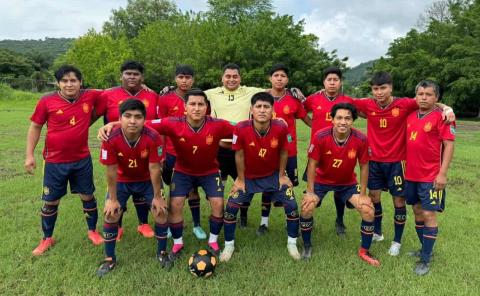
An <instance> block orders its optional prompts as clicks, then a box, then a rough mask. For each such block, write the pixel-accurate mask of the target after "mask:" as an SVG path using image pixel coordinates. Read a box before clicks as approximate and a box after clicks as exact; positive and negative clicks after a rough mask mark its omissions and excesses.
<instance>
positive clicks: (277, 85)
mask: <svg viewBox="0 0 480 296" xmlns="http://www.w3.org/2000/svg"><path fill="white" fill-rule="evenodd" d="M289 73H290V69H288V67H287V66H285V65H284V64H276V65H274V66H273V67H272V69H270V72H269V74H270V82H271V83H272V88H274V89H276V90H283V89H284V88H285V87H286V86H287V84H288V75H289Z"/></svg>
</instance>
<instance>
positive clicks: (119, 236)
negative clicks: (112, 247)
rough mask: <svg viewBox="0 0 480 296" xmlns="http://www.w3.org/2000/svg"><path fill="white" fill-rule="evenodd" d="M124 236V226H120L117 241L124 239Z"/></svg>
mask: <svg viewBox="0 0 480 296" xmlns="http://www.w3.org/2000/svg"><path fill="white" fill-rule="evenodd" d="M122 236H123V227H118V234H117V242H119V241H121V240H122Z"/></svg>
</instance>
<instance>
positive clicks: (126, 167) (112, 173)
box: [97, 98, 171, 277]
mask: <svg viewBox="0 0 480 296" xmlns="http://www.w3.org/2000/svg"><path fill="white" fill-rule="evenodd" d="M119 111H120V112H119V113H120V114H121V117H120V123H121V126H120V127H115V128H114V129H113V130H112V131H111V133H110V137H109V139H108V140H107V141H105V142H103V143H102V150H101V154H100V162H101V163H102V164H104V165H106V167H107V170H106V177H107V185H108V197H107V200H106V201H105V209H104V213H105V224H104V226H103V233H104V236H105V255H106V258H105V260H104V262H103V263H102V265H100V267H99V268H98V269H97V275H98V276H99V277H102V276H104V275H106V274H107V273H108V272H110V271H111V270H112V269H113V268H114V267H115V265H116V262H117V260H116V256H115V244H116V240H117V236H118V230H119V229H118V222H119V221H120V217H121V215H122V209H124V208H125V205H126V203H127V201H128V198H129V197H130V196H133V197H136V198H141V199H143V200H145V202H146V203H147V204H148V205H149V207H150V206H151V209H152V215H153V217H154V219H155V237H156V238H157V258H158V260H159V261H160V264H161V265H162V267H169V266H171V262H170V259H169V257H168V255H167V253H166V251H165V250H166V245H167V227H168V225H167V203H166V201H165V200H164V199H163V194H162V179H161V167H160V159H161V156H162V155H161V154H162V149H161V145H162V143H161V141H160V136H159V135H158V134H157V132H155V131H154V130H153V129H151V128H148V127H145V126H144V124H145V116H146V110H145V106H144V105H143V103H142V102H141V101H139V100H138V99H134V98H131V99H126V100H125V101H124V102H122V103H121V104H120V107H119Z"/></svg>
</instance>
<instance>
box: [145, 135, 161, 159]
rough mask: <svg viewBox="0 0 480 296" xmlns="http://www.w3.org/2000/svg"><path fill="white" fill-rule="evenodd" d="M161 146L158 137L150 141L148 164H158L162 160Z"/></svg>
mask: <svg viewBox="0 0 480 296" xmlns="http://www.w3.org/2000/svg"><path fill="white" fill-rule="evenodd" d="M162 154H163V144H162V143H161V140H160V136H157V137H155V138H153V139H152V143H151V144H150V151H149V153H148V162H153V163H156V162H160V161H161V160H162Z"/></svg>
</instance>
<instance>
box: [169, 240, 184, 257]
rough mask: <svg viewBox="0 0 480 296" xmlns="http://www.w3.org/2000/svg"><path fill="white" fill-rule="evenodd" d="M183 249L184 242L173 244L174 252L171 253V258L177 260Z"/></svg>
mask: <svg viewBox="0 0 480 296" xmlns="http://www.w3.org/2000/svg"><path fill="white" fill-rule="evenodd" d="M182 251H183V244H173V247H172V252H171V253H170V259H171V260H172V261H173V260H176V259H178V258H179V257H180V255H181V254H182Z"/></svg>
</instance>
